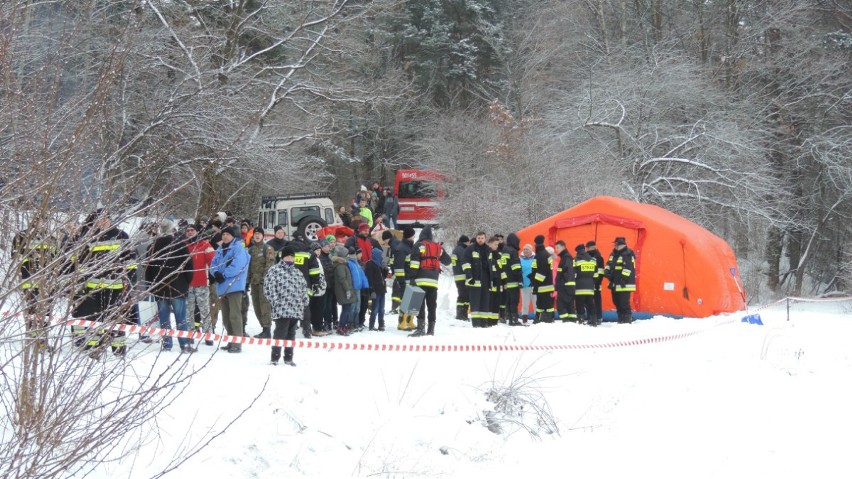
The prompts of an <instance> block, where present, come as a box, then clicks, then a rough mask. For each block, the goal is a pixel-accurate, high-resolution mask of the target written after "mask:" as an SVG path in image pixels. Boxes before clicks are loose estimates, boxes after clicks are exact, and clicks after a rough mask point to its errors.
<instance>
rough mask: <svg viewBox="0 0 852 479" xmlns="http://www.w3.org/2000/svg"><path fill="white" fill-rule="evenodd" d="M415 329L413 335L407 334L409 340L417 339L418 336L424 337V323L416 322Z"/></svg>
mask: <svg viewBox="0 0 852 479" xmlns="http://www.w3.org/2000/svg"><path fill="white" fill-rule="evenodd" d="M418 323H419V324H418V325H417V329H415V330H414V332H413V333H411V334H409V335H408V337H409V338H419V337H420V336H426V330H425V328H424V326H425V325H424V324H423V323H424V321H418Z"/></svg>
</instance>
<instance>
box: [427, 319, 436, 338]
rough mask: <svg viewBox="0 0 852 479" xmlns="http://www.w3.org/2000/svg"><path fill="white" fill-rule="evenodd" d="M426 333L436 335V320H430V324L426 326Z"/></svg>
mask: <svg viewBox="0 0 852 479" xmlns="http://www.w3.org/2000/svg"><path fill="white" fill-rule="evenodd" d="M426 334H428V335H429V336H434V335H435V321H429V324H428V325H427V326H426Z"/></svg>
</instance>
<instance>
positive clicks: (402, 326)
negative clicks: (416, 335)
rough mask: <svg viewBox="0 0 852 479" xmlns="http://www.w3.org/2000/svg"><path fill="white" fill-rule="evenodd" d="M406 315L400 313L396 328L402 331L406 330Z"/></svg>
mask: <svg viewBox="0 0 852 479" xmlns="http://www.w3.org/2000/svg"><path fill="white" fill-rule="evenodd" d="M405 316H406V315H405V314H400V315H399V318H398V319H397V325H396V329H398V330H400V331H405Z"/></svg>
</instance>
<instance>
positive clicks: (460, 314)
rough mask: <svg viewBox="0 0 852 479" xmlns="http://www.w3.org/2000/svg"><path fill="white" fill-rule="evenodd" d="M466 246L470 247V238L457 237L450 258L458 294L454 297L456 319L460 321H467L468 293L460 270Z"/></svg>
mask: <svg viewBox="0 0 852 479" xmlns="http://www.w3.org/2000/svg"><path fill="white" fill-rule="evenodd" d="M468 246H470V238H468V236H467V235H461V236H459V241H458V243H456V247H455V249H453V254H452V255H451V256H450V259H451V260H452V265H453V280H455V282H456V291H457V292H458V295H457V296H456V319H458V320H460V321H467V308H468V307H469V306H470V292H469V291H468V290H467V285H466V284H465V283H464V280H465V275H464V269H462V266H463V264H462V263H463V261H464V251H465V250H466V249H467V247H468Z"/></svg>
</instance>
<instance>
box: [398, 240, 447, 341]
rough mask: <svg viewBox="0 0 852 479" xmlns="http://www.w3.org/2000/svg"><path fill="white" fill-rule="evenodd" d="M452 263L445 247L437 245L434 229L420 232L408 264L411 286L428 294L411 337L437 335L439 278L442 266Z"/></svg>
mask: <svg viewBox="0 0 852 479" xmlns="http://www.w3.org/2000/svg"><path fill="white" fill-rule="evenodd" d="M451 263H452V260H451V259H450V255H448V254H447V252H446V251H444V247H443V245H441V244H440V243H436V242H435V241H434V238H433V237H432V228H430V227H428V226H427V227H425V228H423V230H422V231H420V237H419V238H418V239H417V243H416V244H415V245H414V247H413V248H412V249H411V256H410V260H409V264H408V279H409V284H410V285H412V286H417V287H419V288H422V289H423V291H424V292H425V293H426V298H425V299H424V300H423V307H421V308H420V311H419V312H418V313H417V330H415V331H414V332H413V333H411V334H410V335H409V336H413V337H417V336H424V335H427V334H428V335H429V336H432V335H434V334H435V320H436V319H437V308H438V278H439V277H440V276H441V265H442V264H443V265H445V266H449V265H450V264H451ZM426 308H429V319H428V321H429V324H428V327H426V324H425V323H426Z"/></svg>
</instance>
